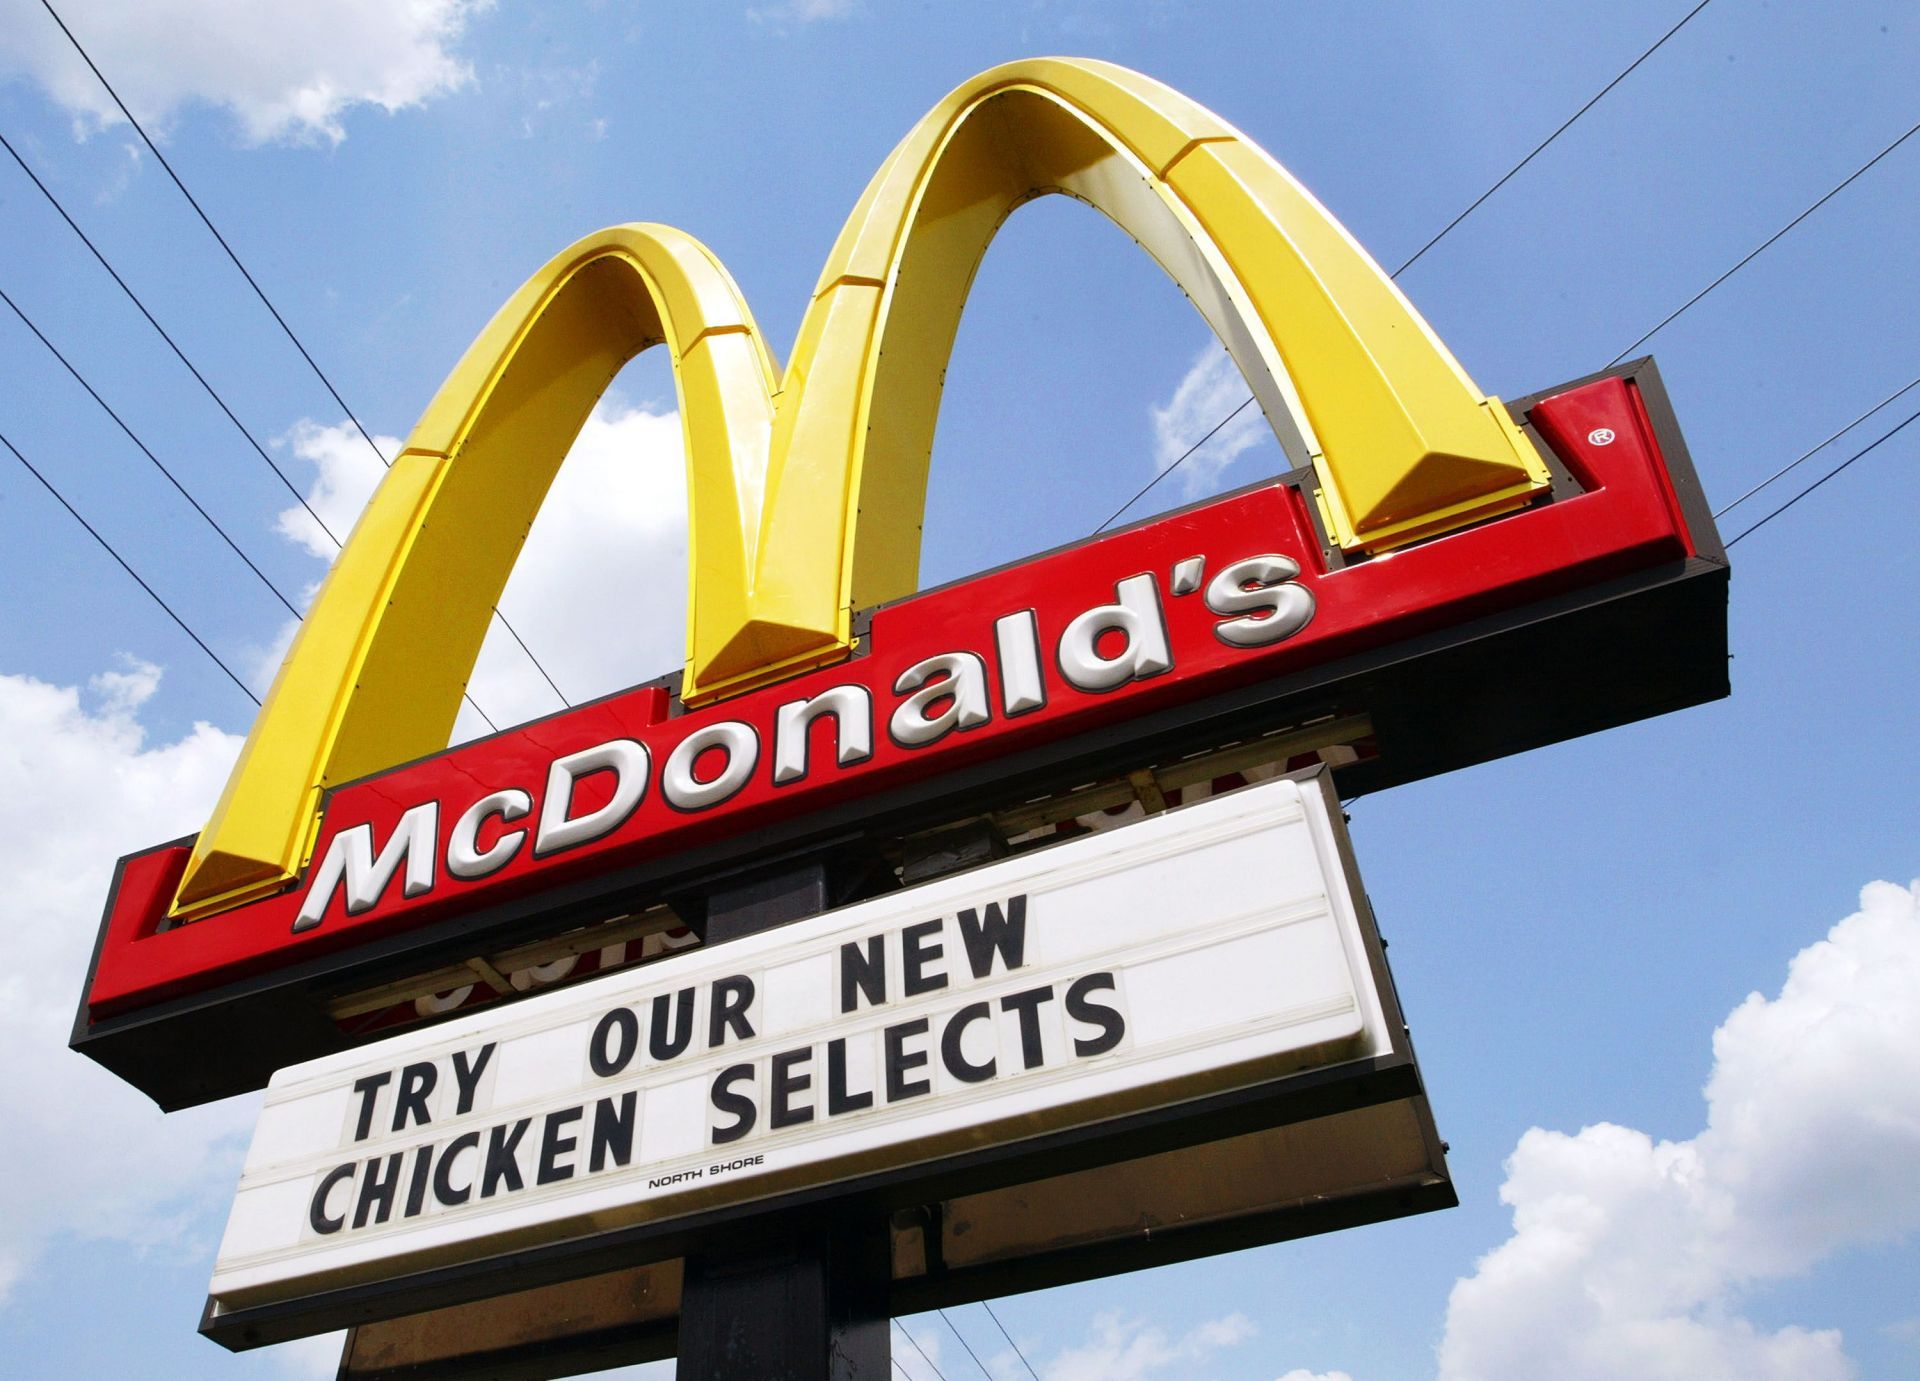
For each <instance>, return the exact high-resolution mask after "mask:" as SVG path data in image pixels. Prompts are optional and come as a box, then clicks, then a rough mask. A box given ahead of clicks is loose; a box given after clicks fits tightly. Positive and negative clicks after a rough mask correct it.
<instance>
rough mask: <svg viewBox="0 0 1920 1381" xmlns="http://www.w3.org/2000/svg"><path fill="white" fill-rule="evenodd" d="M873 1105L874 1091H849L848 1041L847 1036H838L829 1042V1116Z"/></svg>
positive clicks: (836, 1115) (857, 1110)
mask: <svg viewBox="0 0 1920 1381" xmlns="http://www.w3.org/2000/svg"><path fill="white" fill-rule="evenodd" d="M872 1106H873V1093H872V1091H871V1090H867V1091H865V1092H861V1093H848V1092H847V1041H846V1037H844V1036H841V1037H837V1038H835V1039H834V1040H830V1041H828V1042H827V1116H828V1117H838V1116H839V1115H840V1114H841V1113H843V1112H859V1111H860V1110H861V1109H862V1108H870V1107H872Z"/></svg>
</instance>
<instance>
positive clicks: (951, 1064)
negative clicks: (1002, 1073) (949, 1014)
mask: <svg viewBox="0 0 1920 1381" xmlns="http://www.w3.org/2000/svg"><path fill="white" fill-rule="evenodd" d="M992 1019H993V1007H992V1005H991V1004H989V1003H985V1002H971V1003H968V1004H967V1005H966V1006H965V1007H962V1008H961V1009H960V1010H959V1011H957V1012H955V1013H954V1014H953V1019H952V1020H951V1021H949V1022H948V1023H947V1029H946V1030H945V1031H942V1032H941V1033H940V1060H941V1062H942V1063H943V1064H945V1065H946V1067H947V1073H949V1074H951V1075H952V1076H953V1077H954V1078H956V1079H958V1080H959V1081H960V1082H961V1083H963V1084H978V1083H981V1082H982V1081H984V1080H987V1079H991V1078H992V1077H993V1076H994V1071H995V1067H996V1064H997V1061H995V1059H994V1058H993V1057H992V1056H991V1055H989V1056H988V1057H987V1062H986V1063H985V1064H983V1065H976V1064H969V1063H968V1062H967V1056H966V1052H965V1051H964V1050H962V1049H961V1048H960V1042H961V1041H962V1040H964V1039H965V1038H966V1033H967V1026H968V1025H969V1024H970V1023H972V1022H976V1021H991V1020H992Z"/></svg>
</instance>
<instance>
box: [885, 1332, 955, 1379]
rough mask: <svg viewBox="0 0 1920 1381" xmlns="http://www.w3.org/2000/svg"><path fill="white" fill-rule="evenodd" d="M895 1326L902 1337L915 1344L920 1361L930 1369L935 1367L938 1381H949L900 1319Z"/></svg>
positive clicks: (914, 1347)
mask: <svg viewBox="0 0 1920 1381" xmlns="http://www.w3.org/2000/svg"><path fill="white" fill-rule="evenodd" d="M893 1326H894V1327H895V1328H897V1329H899V1330H900V1336H901V1337H903V1338H905V1339H906V1340H907V1341H908V1342H909V1343H912V1344H913V1350H914V1351H915V1352H917V1353H919V1354H920V1360H921V1361H923V1362H925V1363H926V1364H927V1365H928V1366H929V1367H933V1374H934V1376H935V1377H936V1378H938V1381H947V1378H946V1375H945V1374H944V1373H943V1372H942V1371H941V1370H940V1368H939V1367H937V1366H934V1362H933V1358H931V1357H929V1356H927V1350H926V1349H925V1348H923V1347H921V1346H920V1344H919V1342H918V1341H917V1340H916V1339H915V1338H914V1336H913V1334H912V1333H910V1332H909V1331H908V1330H907V1326H906V1325H905V1324H903V1323H901V1322H900V1321H899V1320H898V1319H895V1320H894V1321H893Z"/></svg>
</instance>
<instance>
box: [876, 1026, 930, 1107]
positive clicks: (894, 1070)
mask: <svg viewBox="0 0 1920 1381" xmlns="http://www.w3.org/2000/svg"><path fill="white" fill-rule="evenodd" d="M881 1034H882V1037H883V1041H884V1044H885V1045H886V1048H887V1058H886V1065H887V1101H888V1102H889V1103H898V1102H899V1101H901V1100H902V1099H903V1098H918V1097H919V1096H920V1095H921V1094H923V1093H932V1092H933V1084H932V1083H931V1082H930V1081H928V1080H926V1079H919V1080H916V1081H914V1082H912V1083H909V1082H907V1074H908V1072H909V1071H910V1070H915V1069H918V1068H920V1066H921V1065H923V1064H925V1063H926V1062H927V1052H926V1051H924V1050H916V1051H914V1052H913V1053H912V1054H908V1053H907V1051H906V1049H905V1046H906V1040H907V1037H908V1036H924V1035H926V1034H927V1019H926V1018H925V1017H920V1018H918V1019H917V1020H914V1021H903V1022H901V1023H900V1024H899V1025H898V1026H889V1027H888V1028H887V1029H886V1030H885V1031H884V1032H882V1033H881Z"/></svg>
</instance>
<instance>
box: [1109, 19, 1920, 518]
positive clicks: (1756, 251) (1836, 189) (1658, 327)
mask: <svg viewBox="0 0 1920 1381" xmlns="http://www.w3.org/2000/svg"><path fill="white" fill-rule="evenodd" d="M1698 12H1699V7H1698V6H1696V7H1695V10H1694V13H1698ZM1691 17H1692V15H1689V16H1688V18H1691ZM1685 22H1686V20H1684V19H1683V20H1682V21H1681V23H1683V24H1684V23H1685ZM1576 118H1577V117H1576ZM1915 134H1920V124H1915V125H1913V126H1911V127H1909V128H1908V129H1907V131H1906V132H1905V133H1904V134H1902V135H1900V137H1899V138H1897V139H1895V140H1894V141H1893V142H1892V143H1890V144H1888V145H1887V146H1886V147H1885V148H1883V149H1881V150H1880V152H1879V153H1876V154H1875V155H1874V156H1873V157H1872V158H1869V159H1868V160H1867V161H1866V162H1865V163H1862V164H1861V165H1860V166H1859V167H1858V168H1855V169H1854V170H1853V171H1852V172H1851V173H1849V174H1847V176H1846V177H1844V178H1842V179H1841V180H1840V181H1839V182H1837V183H1835V184H1834V185H1833V186H1832V187H1831V188H1829V189H1828V190H1827V192H1826V193H1825V194H1824V195H1822V196H1821V197H1820V198H1819V199H1818V200H1817V201H1815V202H1814V203H1813V204H1812V205H1810V206H1808V207H1807V208H1806V209H1805V210H1804V211H1802V212H1800V214H1799V215H1797V216H1795V217H1794V218H1793V219H1792V220H1790V221H1788V222H1787V223H1786V224H1785V225H1783V226H1781V227H1780V228H1779V229H1778V230H1776V231H1774V232H1773V234H1771V235H1769V236H1768V237H1767V238H1766V239H1765V240H1763V241H1761V242H1760V244H1758V245H1756V246H1755V247H1754V248H1753V249H1751V250H1749V251H1748V252H1747V253H1746V254H1745V255H1744V256H1743V257H1742V258H1741V259H1740V260H1739V261H1738V262H1737V263H1735V264H1734V265H1733V266H1732V267H1731V268H1729V269H1727V270H1726V271H1725V272H1723V273H1721V274H1720V275H1718V276H1717V277H1716V278H1714V280H1713V281H1712V282H1710V283H1708V284H1707V285H1706V286H1705V287H1704V288H1702V289H1700V291H1699V292H1697V293H1695V294H1694V295H1693V296H1692V297H1690V298H1688V299H1687V300H1686V301H1685V302H1683V303H1681V304H1680V305H1679V306H1678V307H1676V308H1674V309H1673V310H1672V311H1671V312H1669V313H1667V315H1666V316H1665V317H1663V318H1661V319H1660V321H1658V322H1657V323H1655V325H1654V326H1653V327H1652V328H1651V329H1650V330H1647V331H1645V332H1643V333H1642V334H1641V335H1640V336H1639V338H1638V339H1636V340H1635V341H1634V342H1633V344H1632V345H1629V346H1628V347H1627V348H1626V349H1625V350H1622V351H1621V352H1620V353H1619V354H1617V355H1615V356H1614V357H1613V358H1612V359H1611V360H1609V361H1607V367H1608V368H1612V367H1613V366H1614V365H1616V364H1619V363H1620V361H1621V360H1623V359H1625V358H1626V357H1627V356H1628V355H1629V354H1631V353H1632V352H1633V351H1635V350H1637V349H1638V348H1639V347H1640V346H1642V345H1644V344H1646V343H1647V342H1648V341H1649V340H1651V339H1653V337H1654V336H1655V335H1657V334H1659V333H1660V332H1661V331H1663V330H1665V329H1666V328H1667V327H1668V326H1671V325H1672V324H1673V323H1674V322H1675V321H1676V320H1678V319H1679V318H1680V316H1681V315H1682V314H1683V313H1685V312H1687V311H1688V310H1690V309H1691V308H1692V307H1694V306H1695V305H1696V304H1698V303H1699V302H1700V301H1701V300H1702V299H1703V298H1705V297H1706V296H1707V294H1708V293H1711V292H1712V291H1713V290H1714V289H1715V288H1717V287H1719V286H1720V285H1721V284H1722V283H1724V282H1726V281H1727V280H1728V279H1729V278H1731V277H1733V275H1734V274H1736V273H1738V272H1739V271H1740V270H1741V269H1743V268H1745V267H1746V266H1747V265H1748V264H1750V263H1752V262H1753V261H1754V260H1755V259H1757V258H1758V257H1759V256H1760V255H1761V254H1762V253H1764V252H1765V251H1766V250H1768V249H1770V248H1772V247H1773V246H1774V245H1775V244H1777V243H1779V241H1780V240H1781V239H1782V238H1783V237H1784V236H1785V235H1786V234H1787V233H1788V232H1789V231H1791V230H1792V229H1793V228H1794V227H1795V226H1797V225H1799V224H1800V223H1801V222H1802V221H1804V220H1806V219H1807V217H1809V216H1811V215H1812V214H1813V213H1814V212H1816V211H1818V210H1819V209H1820V208H1821V207H1823V206H1825V205H1826V204H1827V203H1828V202H1829V201H1832V200H1833V198H1834V197H1836V196H1838V195H1839V194H1840V193H1841V192H1842V191H1844V190H1846V188H1847V187H1849V186H1851V185H1852V184H1853V183H1854V182H1855V181H1856V180H1857V179H1858V178H1859V177H1860V176H1861V175H1862V174H1864V173H1865V172H1867V171H1868V170H1869V169H1870V168H1872V167H1873V166H1874V165H1875V164H1877V163H1879V162H1880V161H1881V160H1882V159H1884V158H1885V157H1886V156H1887V155H1888V154H1890V153H1892V152H1893V151H1894V150H1895V149H1897V148H1899V147H1900V146H1901V145H1902V144H1904V143H1906V142H1907V140H1909V139H1911V138H1912V137H1913V136H1914V135H1915ZM1549 142H1551V141H1549ZM1543 147H1544V146H1543ZM1442 233H1443V234H1444V233H1445V232H1444V231H1443V232H1442ZM1437 238H1438V237H1436V239H1437ZM1425 252H1426V251H1425V250H1422V251H1421V253H1425ZM1415 257H1416V258H1417V257H1418V256H1417V255H1416V256H1415ZM1411 262H1412V260H1408V263H1411ZM1406 267H1407V265H1406V264H1402V265H1401V266H1400V269H1399V270H1397V271H1396V272H1395V274H1394V276H1395V277H1396V278H1397V277H1398V276H1399V275H1400V273H1401V272H1404V271H1405V270H1406ZM1915 382H1916V383H1920V380H1915ZM1913 386H1914V385H1913V384H1908V385H1906V387H1905V388H1901V389H1898V390H1896V391H1895V392H1894V393H1893V394H1891V395H1889V396H1888V397H1887V398H1885V399H1882V400H1881V401H1880V402H1879V403H1877V404H1875V405H1874V406H1873V407H1872V408H1869V409H1868V410H1867V411H1866V412H1864V413H1862V414H1861V415H1860V416H1859V417H1857V418H1855V419H1854V421H1853V422H1851V423H1849V424H1848V425H1847V426H1846V427H1843V428H1841V429H1840V431H1839V432H1836V433H1834V435H1833V436H1830V437H1828V438H1827V440H1826V441H1823V442H1821V443H1820V445H1819V446H1816V447H1814V448H1813V450H1812V451H1808V452H1807V453H1806V454H1804V455H1802V456H1800V457H1799V458H1798V459H1796V460H1794V461H1792V462H1790V463H1789V464H1788V465H1786V466H1785V467H1783V468H1782V469H1781V470H1780V471H1779V472H1778V473H1776V474H1774V475H1772V476H1770V477H1769V478H1767V479H1765V480H1763V481H1761V483H1760V484H1758V485H1756V486H1755V487H1754V488H1753V489H1750V490H1748V491H1747V492H1746V493H1745V494H1742V495H1741V496H1740V497H1739V498H1738V499H1735V500H1734V501H1733V503H1731V504H1728V505H1727V508H1732V507H1733V506H1734V505H1735V504H1739V503H1742V502H1744V501H1745V500H1747V499H1749V498H1751V497H1752V496H1753V495H1754V494H1755V493H1757V492H1759V490H1761V489H1764V488H1766V486H1767V485H1769V484H1771V483H1773V481H1774V480H1776V479H1778V478H1779V477H1780V476H1781V475H1784V474H1786V473H1787V471H1789V470H1792V469H1793V468H1794V467H1795V466H1797V465H1799V464H1800V463H1801V462H1802V461H1804V460H1806V459H1807V458H1808V457H1809V456H1811V455H1813V454H1814V453H1815V452H1817V451H1819V450H1821V449H1822V448H1824V447H1825V446H1827V445H1828V444H1829V443H1831V442H1832V441H1834V440H1836V439H1837V438H1838V437H1840V436H1841V435H1843V434H1844V433H1846V432H1847V431H1850V430H1851V429H1852V428H1853V427H1854V426H1857V425H1858V424H1859V423H1860V422H1862V421H1864V420H1865V419H1866V418H1867V417H1869V416H1871V415H1872V414H1873V413H1875V412H1878V411H1879V410H1880V409H1881V408H1883V407H1885V406H1886V405H1887V404H1888V403H1890V402H1892V401H1893V399H1894V398H1897V397H1899V396H1900V394H1901V393H1904V392H1906V391H1907V389H1908V388H1912V387H1913ZM1252 401H1253V398H1252V396H1251V395H1249V396H1248V397H1247V398H1246V399H1245V400H1243V401H1242V402H1241V404H1240V406H1239V407H1237V408H1235V409H1234V410H1233V412H1231V413H1228V414H1227V416H1226V417H1223V418H1222V419H1221V420H1220V421H1219V423H1217V424H1216V425H1215V426H1214V428H1213V430H1212V431H1209V432H1208V433H1207V434H1206V435H1205V436H1203V437H1201V438H1200V440H1198V441H1196V442H1195V443H1194V444H1193V445H1192V446H1191V447H1189V448H1188V449H1187V451H1186V453H1185V454H1184V455H1182V456H1181V457H1180V459H1179V460H1176V461H1174V462H1173V464H1172V465H1169V466H1167V468H1166V469H1164V470H1162V471H1161V472H1160V473H1159V474H1157V475H1155V476H1154V477H1153V479H1152V480H1150V481H1149V482H1148V483H1147V485H1146V486H1145V487H1144V488H1142V489H1141V491H1140V493H1138V494H1135V495H1134V496H1133V498H1131V499H1129V500H1127V502H1126V504H1125V505H1124V506H1122V508H1121V509H1120V510H1119V512H1117V513H1115V514H1114V515H1113V517H1110V518H1108V519H1107V521H1106V522H1105V523H1102V524H1101V525H1100V526H1099V527H1098V528H1095V529H1094V531H1095V532H1096V533H1097V532H1101V531H1104V530H1105V529H1106V527H1107V526H1108V524H1110V523H1112V522H1113V519H1114V518H1117V517H1119V516H1120V513H1124V512H1126V510H1127V509H1128V508H1131V507H1133V505H1134V504H1136V503H1138V502H1139V500H1140V498H1141V496H1142V495H1144V494H1145V493H1146V492H1147V490H1149V489H1151V488H1153V486H1154V485H1156V484H1158V483H1159V482H1160V481H1161V480H1163V479H1165V478H1166V477H1167V476H1168V475H1170V474H1172V473H1173V471H1174V470H1176V469H1178V468H1179V466H1180V464H1181V462H1183V461H1185V460H1186V459H1187V458H1188V456H1191V455H1193V454H1194V452H1196V451H1198V450H1199V449H1200V448H1201V447H1202V446H1204V445H1206V444H1207V442H1208V441H1210V440H1212V439H1213V437H1214V435H1215V434H1216V433H1217V432H1218V431H1219V430H1220V428H1221V427H1224V426H1226V424H1227V423H1228V422H1230V421H1232V420H1233V418H1234V417H1235V416H1236V415H1237V414H1238V413H1239V412H1240V410H1241V409H1242V408H1245V407H1246V406H1247V404H1248V403H1251V402H1252ZM1725 511H1726V510H1725V509H1722V510H1721V512H1725ZM1715 516H1716V517H1718V516H1719V515H1718V514H1716V515H1715ZM1728 545H1729V546H1731V545H1732V543H1728Z"/></svg>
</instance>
